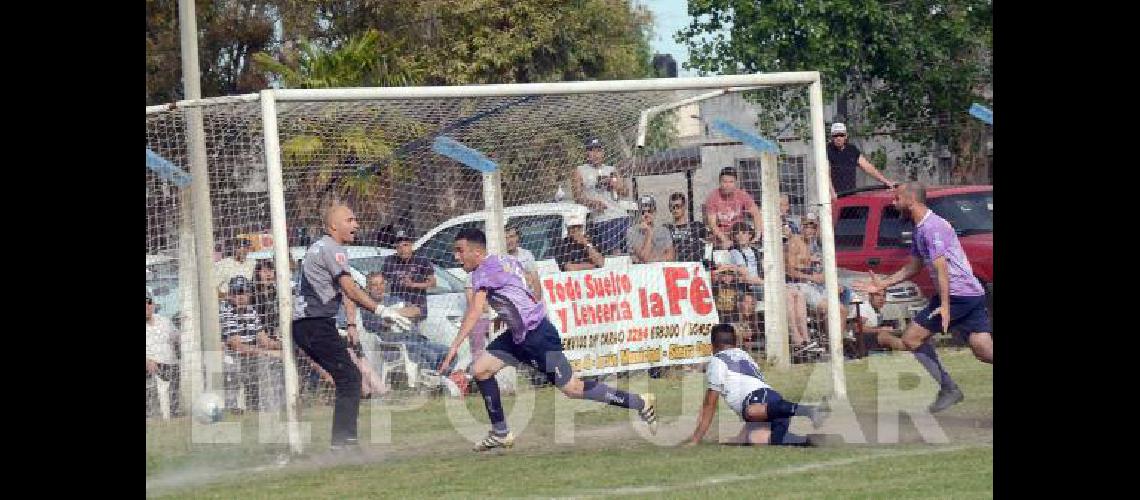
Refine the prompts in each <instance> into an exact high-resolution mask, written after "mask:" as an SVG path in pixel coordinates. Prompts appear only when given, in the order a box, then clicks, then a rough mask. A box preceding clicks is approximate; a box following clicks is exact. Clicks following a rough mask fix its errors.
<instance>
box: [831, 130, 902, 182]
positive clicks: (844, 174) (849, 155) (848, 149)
mask: <svg viewBox="0 0 1140 500" xmlns="http://www.w3.org/2000/svg"><path fill="white" fill-rule="evenodd" d="M827 163H828V164H829V165H831V199H833V200H834V199H835V198H836V192H843V191H850V190H852V189H855V167H856V166H858V167H859V168H861V169H863V171H864V172H867V175H870V176H871V177H874V178H875V179H876V180H878V181H879V182H882V183H883V184H885V185H886V186H887V187H889V188H893V187H895V182H894V181H892V180H890V179H888V178H886V176H884V175H883V174H882V173H881V172H879V169H877V168H875V166H874V165H872V164H871V162H869V161H867V157H866V156H863V152H861V151H859V148H857V147H855V145H854V144H848V143H847V126H846V125H844V124H842V123H840V122H835V123H832V124H831V140H830V141H828V142H827Z"/></svg>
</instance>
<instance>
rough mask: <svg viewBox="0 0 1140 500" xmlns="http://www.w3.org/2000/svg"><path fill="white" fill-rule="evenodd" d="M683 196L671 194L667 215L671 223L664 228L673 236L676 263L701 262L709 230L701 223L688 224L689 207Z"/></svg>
mask: <svg viewBox="0 0 1140 500" xmlns="http://www.w3.org/2000/svg"><path fill="white" fill-rule="evenodd" d="M685 202H686V199H685V195H684V194H681V193H673V194H672V195H670V196H669V214H670V215H672V216H673V222H672V223H669V224H665V228H666V229H668V230H669V233H670V234H672V235H673V249H674V250H676V252H677V262H701V260H702V259H704V256H705V241H706V240H707V239H708V237H709V229H708V227H706V226H705V224H704V223H703V222H701V221H693V222H689V206H688V204H687V203H685Z"/></svg>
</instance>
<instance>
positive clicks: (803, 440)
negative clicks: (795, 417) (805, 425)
mask: <svg viewBox="0 0 1140 500" xmlns="http://www.w3.org/2000/svg"><path fill="white" fill-rule="evenodd" d="M768 444H772V445H775V446H804V447H811V446H815V444H814V443H812V442H811V440H809V439H808V438H807V436H801V435H799V434H792V433H790V432H788V433H785V434H784V436H783V437H782V438H781V439H780V440H779V441H778V442H777V441H771V442H769V443H768Z"/></svg>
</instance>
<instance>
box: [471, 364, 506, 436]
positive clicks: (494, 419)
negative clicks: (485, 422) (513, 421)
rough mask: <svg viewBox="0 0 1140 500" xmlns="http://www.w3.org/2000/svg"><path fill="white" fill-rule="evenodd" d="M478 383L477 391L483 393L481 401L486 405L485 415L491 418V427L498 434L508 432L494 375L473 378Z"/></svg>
mask: <svg viewBox="0 0 1140 500" xmlns="http://www.w3.org/2000/svg"><path fill="white" fill-rule="evenodd" d="M475 383H476V384H478V385H479V393H480V394H482V395H483V403H485V404H486V405H487V416H488V417H490V418H491V429H493V430H494V431H495V434H498V435H500V436H502V435H506V434H507V433H508V432H510V429H508V428H507V417H506V416H504V415H503V401H502V400H501V399H500V397H499V383H498V382H497V381H495V377H491V378H489V379H487V380H478V379H476V380H475Z"/></svg>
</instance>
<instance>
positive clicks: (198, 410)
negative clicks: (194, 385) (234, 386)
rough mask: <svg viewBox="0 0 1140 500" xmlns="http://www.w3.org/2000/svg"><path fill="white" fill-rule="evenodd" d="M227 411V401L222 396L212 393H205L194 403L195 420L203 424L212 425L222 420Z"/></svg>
mask: <svg viewBox="0 0 1140 500" xmlns="http://www.w3.org/2000/svg"><path fill="white" fill-rule="evenodd" d="M225 409H226V404H225V401H222V398H221V396H218V395H217V394H215V393H212V392H204V393H202V395H201V396H198V400H197V401H195V402H194V419H195V420H197V421H198V422H200V423H203V424H212V423H214V422H217V421H219V420H221V419H222V414H223V412H224V411H225Z"/></svg>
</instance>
